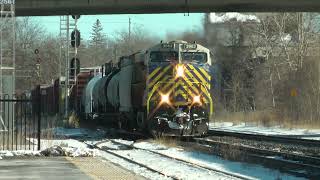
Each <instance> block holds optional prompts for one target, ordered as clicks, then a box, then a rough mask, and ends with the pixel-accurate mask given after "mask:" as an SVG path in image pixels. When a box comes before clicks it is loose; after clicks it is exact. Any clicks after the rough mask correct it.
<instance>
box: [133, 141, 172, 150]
mask: <svg viewBox="0 0 320 180" xmlns="http://www.w3.org/2000/svg"><path fill="white" fill-rule="evenodd" d="M133 146H134V147H137V148H141V149H147V150H164V149H168V147H166V146H164V145H161V144H154V143H149V142H139V143H135V144H134V145H133Z"/></svg>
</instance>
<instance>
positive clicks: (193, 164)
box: [109, 140, 251, 180]
mask: <svg viewBox="0 0 320 180" xmlns="http://www.w3.org/2000/svg"><path fill="white" fill-rule="evenodd" d="M109 141H110V142H112V143H115V144H119V145H122V146H126V147H128V148H133V149H138V150H143V151H147V152H150V153H153V154H157V155H159V156H162V157H166V158H169V159H173V160H176V161H179V162H183V163H185V164H188V165H191V166H193V167H195V166H196V167H198V168H203V169H206V170H209V171H213V172H215V173H221V174H224V175H227V176H230V177H234V178H238V179H243V180H250V179H251V178H248V177H245V176H241V175H238V174H234V173H229V172H225V171H221V170H218V169H214V168H210V167H208V166H204V165H200V164H196V163H192V162H189V161H186V160H183V159H181V158H176V157H172V156H169V155H166V154H163V153H160V152H156V151H153V150H149V149H143V148H138V147H134V146H132V145H127V144H124V143H120V142H117V141H115V140H109Z"/></svg>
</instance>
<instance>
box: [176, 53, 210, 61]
mask: <svg viewBox="0 0 320 180" xmlns="http://www.w3.org/2000/svg"><path fill="white" fill-rule="evenodd" d="M181 59H182V61H184V62H198V63H206V62H207V53H204V52H183V53H181Z"/></svg>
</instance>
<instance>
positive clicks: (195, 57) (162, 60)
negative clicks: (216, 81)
mask: <svg viewBox="0 0 320 180" xmlns="http://www.w3.org/2000/svg"><path fill="white" fill-rule="evenodd" d="M146 54H147V56H146V62H147V67H148V68H147V69H148V76H147V88H146V93H147V100H146V109H147V121H148V124H149V129H150V130H151V131H152V133H161V134H166V135H171V134H172V135H181V136H186V135H202V134H205V133H206V132H207V130H208V121H209V117H210V116H211V114H212V112H213V102H212V97H211V94H210V88H211V83H210V82H211V75H210V71H209V69H210V65H211V57H210V51H209V50H208V49H207V48H205V47H203V46H201V45H200V44H196V43H187V42H185V41H171V42H168V43H160V44H158V45H156V46H154V47H152V48H150V49H148V51H147V53H146Z"/></svg>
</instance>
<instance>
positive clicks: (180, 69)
mask: <svg viewBox="0 0 320 180" xmlns="http://www.w3.org/2000/svg"><path fill="white" fill-rule="evenodd" d="M183 76H184V67H183V65H177V67H176V77H177V78H178V77H183Z"/></svg>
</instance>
